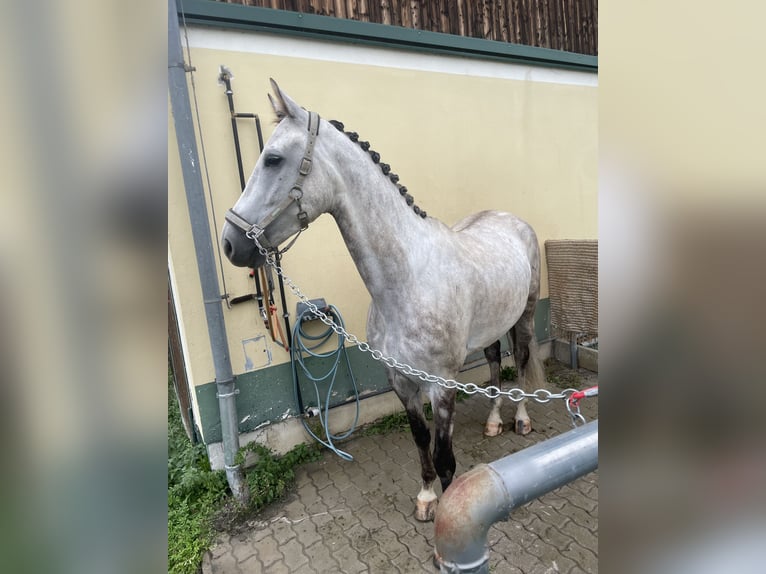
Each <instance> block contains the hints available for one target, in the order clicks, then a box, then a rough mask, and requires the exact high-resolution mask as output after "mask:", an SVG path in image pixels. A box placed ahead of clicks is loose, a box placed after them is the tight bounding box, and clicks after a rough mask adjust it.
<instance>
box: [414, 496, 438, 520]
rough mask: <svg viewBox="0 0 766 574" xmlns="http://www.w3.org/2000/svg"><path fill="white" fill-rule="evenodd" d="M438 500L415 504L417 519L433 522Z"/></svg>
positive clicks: (419, 501)
mask: <svg viewBox="0 0 766 574" xmlns="http://www.w3.org/2000/svg"><path fill="white" fill-rule="evenodd" d="M437 503H438V500H430V501H421V500H418V501H417V502H416V504H415V520H417V521H418V522H431V521H432V520H433V519H434V515H435V514H436V504H437Z"/></svg>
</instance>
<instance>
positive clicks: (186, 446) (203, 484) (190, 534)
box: [168, 374, 228, 574]
mask: <svg viewBox="0 0 766 574" xmlns="http://www.w3.org/2000/svg"><path fill="white" fill-rule="evenodd" d="M171 376H172V375H170V374H169V381H168V572H169V573H170V574H194V573H196V572H197V571H198V570H199V565H200V562H201V560H202V555H203V553H204V552H205V551H206V550H207V549H208V548H209V547H210V544H211V542H212V540H213V529H212V526H211V519H212V516H213V514H214V512H215V511H216V509H217V507H218V504H219V502H220V501H221V500H222V499H224V498H225V497H226V496H227V492H228V485H227V483H226V477H225V475H224V473H223V472H220V471H213V470H211V469H210V461H209V460H208V457H207V452H206V451H205V446H204V445H202V444H196V445H195V444H192V443H191V442H190V441H189V438H188V437H187V436H186V431H185V430H184V427H183V423H182V422H181V413H180V411H179V408H178V402H177V399H176V394H175V391H174V389H173V385H172V379H170V377H171Z"/></svg>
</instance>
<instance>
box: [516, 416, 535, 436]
mask: <svg viewBox="0 0 766 574" xmlns="http://www.w3.org/2000/svg"><path fill="white" fill-rule="evenodd" d="M531 432H532V421H530V420H529V419H516V434H520V435H526V434H529V433H531Z"/></svg>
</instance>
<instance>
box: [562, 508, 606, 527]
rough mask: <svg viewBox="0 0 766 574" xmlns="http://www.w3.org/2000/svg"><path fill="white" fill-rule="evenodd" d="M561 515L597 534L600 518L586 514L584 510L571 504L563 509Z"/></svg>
mask: <svg viewBox="0 0 766 574" xmlns="http://www.w3.org/2000/svg"><path fill="white" fill-rule="evenodd" d="M559 513H561V515H562V516H566V517H567V518H570V519H571V520H573V521H574V522H575V523H577V524H579V525H580V526H582V527H584V528H587V529H588V530H590V531H592V532H595V531H596V530H597V529H598V518H597V517H595V516H593V515H592V514H590V513H588V512H585V511H584V510H583V509H582V508H578V507H576V506H574V505H571V504H569V505H567V506H565V507H563V508H561V509H560V510H559Z"/></svg>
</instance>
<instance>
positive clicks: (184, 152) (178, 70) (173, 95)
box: [168, 0, 250, 504]
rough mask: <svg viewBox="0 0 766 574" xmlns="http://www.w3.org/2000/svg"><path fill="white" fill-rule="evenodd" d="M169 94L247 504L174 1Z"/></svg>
mask: <svg viewBox="0 0 766 574" xmlns="http://www.w3.org/2000/svg"><path fill="white" fill-rule="evenodd" d="M168 91H169V93H170V103H171V107H172V110H173V120H174V125H175V132H176V139H177V141H178V151H179V154H180V160H181V172H182V174H183V179H184V188H185V190H186V201H187V204H188V206H189V218H190V219H191V230H192V239H193V241H194V251H195V253H196V256H197V268H198V270H199V278H200V284H201V286H202V297H203V302H204V306H205V318H206V319H207V329H208V336H209V338H210V348H211V351H212V355H213V366H214V369H215V382H216V387H217V390H218V406H219V411H220V414H221V432H222V435H223V452H224V463H225V466H226V478H227V480H228V482H229V487H230V488H231V491H232V494H233V495H234V497H235V498H236V500H238V501H239V502H241V503H243V504H244V503H246V502H247V500H248V498H249V494H250V491H249V490H248V488H247V483H246V482H245V480H244V475H243V472H242V468H241V467H240V465H239V464H237V463H236V456H237V451H238V450H239V429H238V426H237V421H238V420H239V419H238V418H237V403H236V400H235V396H236V392H237V391H236V388H235V386H236V385H235V380H234V375H233V373H232V368H231V359H230V357H229V345H228V342H227V338H226V325H225V324H224V318H223V307H222V305H223V300H222V297H221V290H220V288H219V285H218V275H217V273H216V267H215V257H214V255H213V245H212V243H211V241H210V223H209V221H208V213H207V206H206V204H205V193H204V190H203V187H202V175H201V173H200V170H199V165H200V164H199V154H198V153H197V142H196V139H195V136H194V124H193V121H192V110H191V104H190V102H189V89H188V86H187V84H186V64H185V62H184V59H183V51H182V49H181V36H180V33H179V29H178V9H177V7H176V0H168Z"/></svg>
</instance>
